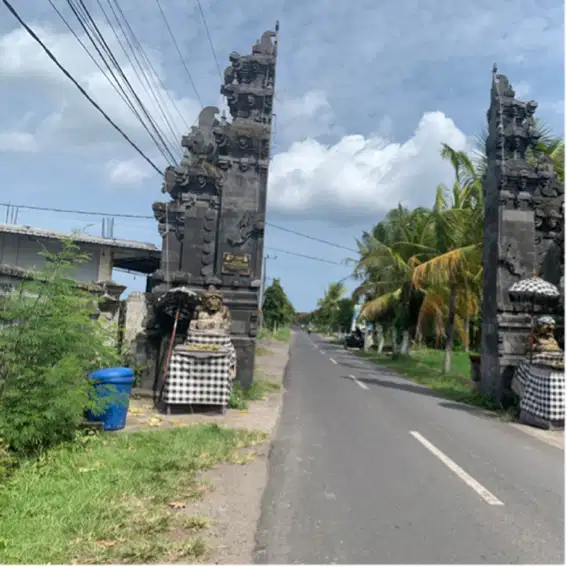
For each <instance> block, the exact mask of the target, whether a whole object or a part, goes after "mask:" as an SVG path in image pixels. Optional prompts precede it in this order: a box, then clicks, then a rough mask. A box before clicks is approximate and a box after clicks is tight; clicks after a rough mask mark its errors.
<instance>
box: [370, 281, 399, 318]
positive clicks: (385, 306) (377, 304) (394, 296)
mask: <svg viewBox="0 0 567 567" xmlns="http://www.w3.org/2000/svg"><path fill="white" fill-rule="evenodd" d="M401 298H402V288H398V289H396V290H395V291H392V292H390V293H385V294H384V295H381V296H379V297H376V298H375V299H371V300H370V301H368V302H366V303H365V304H364V305H363V306H362V309H361V311H360V318H363V319H377V318H378V317H380V316H381V315H383V314H384V313H385V312H386V311H388V310H389V309H391V307H392V304H394V303H396V302H398V301H400V300H401Z"/></svg>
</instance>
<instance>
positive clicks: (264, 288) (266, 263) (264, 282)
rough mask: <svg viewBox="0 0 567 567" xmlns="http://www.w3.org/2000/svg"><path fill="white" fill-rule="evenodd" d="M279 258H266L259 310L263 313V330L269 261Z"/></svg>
mask: <svg viewBox="0 0 567 567" xmlns="http://www.w3.org/2000/svg"><path fill="white" fill-rule="evenodd" d="M277 259H278V257H277V256H270V255H269V254H266V255H265V256H264V266H263V268H264V274H263V275H262V288H261V292H260V305H259V306H258V310H259V311H260V313H262V315H261V317H260V328H262V326H263V324H264V313H263V311H262V307H263V305H264V293H265V291H266V278H267V276H268V260H277Z"/></svg>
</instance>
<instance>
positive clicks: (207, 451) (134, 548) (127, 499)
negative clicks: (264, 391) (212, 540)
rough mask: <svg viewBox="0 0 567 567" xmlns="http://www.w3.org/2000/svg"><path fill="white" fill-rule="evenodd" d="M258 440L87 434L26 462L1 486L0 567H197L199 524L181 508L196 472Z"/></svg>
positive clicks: (198, 490)
mask: <svg viewBox="0 0 567 567" xmlns="http://www.w3.org/2000/svg"><path fill="white" fill-rule="evenodd" d="M265 438H266V436H265V434H263V433H261V432H253V431H246V430H231V429H223V428H220V427H218V426H217V425H196V426H190V427H184V428H179V429H168V430H163V431H152V432H138V433H131V434H119V435H101V436H97V435H92V436H87V437H86V438H85V439H84V442H82V443H76V444H73V445H69V446H65V447H62V448H59V449H56V450H53V451H50V452H48V453H46V454H45V455H44V457H43V458H41V459H40V460H39V461H35V462H28V463H24V464H23V465H22V466H21V467H20V468H19V469H17V470H16V471H15V472H14V473H13V474H12V475H11V477H9V479H7V480H5V481H4V482H3V483H2V484H0V564H8V565H9V564H45V563H52V564H69V563H71V564H85V563H89V564H101V563H138V564H140V563H142V564H143V563H171V562H182V563H191V562H194V561H196V560H198V559H199V558H202V557H203V556H204V555H205V554H206V552H207V547H206V543H205V541H204V539H203V538H202V537H200V536H199V531H201V530H202V529H204V528H205V527H206V522H205V521H203V520H199V521H196V520H195V518H188V516H187V515H186V514H185V513H184V512H183V509H184V508H185V507H186V506H187V505H188V502H189V501H190V500H191V499H194V498H197V497H199V496H200V495H201V494H202V493H203V486H202V485H200V484H199V482H198V476H197V475H198V473H199V471H202V470H204V469H207V468H210V467H211V466H213V465H214V464H216V463H219V462H225V461H232V460H234V458H235V456H238V454H239V449H242V448H244V447H250V446H252V445H255V444H258V443H261V442H263V441H264V440H265ZM179 528H183V529H181V530H180V529H179ZM179 533H181V537H179ZM173 534H176V537H173Z"/></svg>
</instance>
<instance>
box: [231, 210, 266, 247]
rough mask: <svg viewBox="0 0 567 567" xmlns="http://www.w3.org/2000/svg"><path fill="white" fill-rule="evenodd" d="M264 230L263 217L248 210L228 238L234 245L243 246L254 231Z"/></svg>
mask: <svg viewBox="0 0 567 567" xmlns="http://www.w3.org/2000/svg"><path fill="white" fill-rule="evenodd" d="M263 230H264V220H263V218H259V215H253V214H251V213H250V212H248V211H246V212H245V213H244V214H243V215H242V217H241V218H240V221H239V222H238V225H237V226H236V227H235V229H234V230H233V231H232V233H231V234H230V235H229V236H228V238H227V240H228V242H229V243H230V244H232V245H233V246H242V245H243V244H244V243H245V242H247V241H248V239H249V238H250V237H251V236H252V234H253V233H254V232H262V231H263Z"/></svg>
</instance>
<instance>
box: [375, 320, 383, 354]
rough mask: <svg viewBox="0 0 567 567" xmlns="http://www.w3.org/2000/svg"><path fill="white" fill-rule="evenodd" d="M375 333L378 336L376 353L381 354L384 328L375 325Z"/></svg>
mask: <svg viewBox="0 0 567 567" xmlns="http://www.w3.org/2000/svg"><path fill="white" fill-rule="evenodd" d="M376 332H377V334H378V337H377V340H376V345H377V346H376V350H377V351H378V354H382V351H383V350H384V327H383V326H382V325H380V324H378V325H376Z"/></svg>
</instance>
